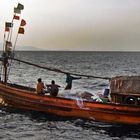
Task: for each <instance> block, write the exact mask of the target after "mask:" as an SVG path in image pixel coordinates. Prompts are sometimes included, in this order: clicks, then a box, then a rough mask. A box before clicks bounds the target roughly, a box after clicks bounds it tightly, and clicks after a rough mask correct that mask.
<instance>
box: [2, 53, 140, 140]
mask: <svg viewBox="0 0 140 140" xmlns="http://www.w3.org/2000/svg"><path fill="white" fill-rule="evenodd" d="M15 58H18V59H22V60H24V61H29V62H31V63H34V64H37V65H41V66H44V67H49V68H55V69H60V70H62V71H64V72H71V73H76V74H85V75H86V74H87V75H91V76H99V77H110V78H111V77H114V76H120V75H140V61H139V60H140V53H139V52H71V51H69V52H65V51H34V52H32V51H27V52H26V51H24V52H16V55H15ZM39 77H41V78H42V80H43V82H44V83H46V84H49V83H50V82H51V80H55V82H56V83H57V84H59V85H60V86H61V88H60V94H68V96H70V95H73V94H76V93H80V92H84V91H87V92H90V93H93V94H94V93H97V92H103V90H104V89H105V88H107V87H108V86H109V81H108V80H103V79H96V78H90V77H89V78H86V77H82V79H80V80H74V81H73V85H72V90H70V91H69V92H68V93H65V92H63V91H64V88H65V86H66V83H65V80H66V75H65V74H62V73H57V72H54V71H48V70H44V69H40V68H37V67H34V66H29V65H26V64H22V63H19V62H15V61H12V65H10V71H9V80H8V81H9V82H11V83H16V84H22V85H26V86H29V87H35V86H36V83H37V79H38V78H39ZM139 138H140V131H139V126H132V125H129V126H128V125H117V124H110V123H103V122H96V121H94V120H93V121H85V120H82V119H76V120H67V119H65V118H62V117H60V118H58V117H55V116H48V115H47V114H44V113H38V112H31V111H27V112H25V111H24V112H23V111H21V110H12V111H11V110H7V109H2V110H1V111H0V139H3V140H9V139H10V140H16V139H20V140H26V139H27V140H28V139H30V140H45V139H51V140H71V139H72V140H85V139H86V140H92V139H93V140H96V139H97V140H99V139H106V140H112V139H114V140H119V139H125V140H126V139H128V140H130V139H139Z"/></svg>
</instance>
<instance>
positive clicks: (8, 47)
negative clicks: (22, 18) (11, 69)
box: [2, 3, 24, 84]
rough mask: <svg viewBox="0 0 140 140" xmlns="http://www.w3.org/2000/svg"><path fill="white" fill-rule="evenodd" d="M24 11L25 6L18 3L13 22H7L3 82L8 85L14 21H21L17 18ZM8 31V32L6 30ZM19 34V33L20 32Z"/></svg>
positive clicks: (3, 56) (3, 57)
mask: <svg viewBox="0 0 140 140" xmlns="http://www.w3.org/2000/svg"><path fill="white" fill-rule="evenodd" d="M23 9H24V5H22V4H20V3H18V5H17V7H14V15H13V18H12V22H6V23H5V31H7V32H8V36H7V40H5V33H4V44H3V55H2V61H3V64H2V65H3V82H4V83H5V84H6V83H7V80H8V73H7V70H8V65H9V63H8V59H9V58H10V57H11V50H12V43H11V39H12V30H13V21H14V19H17V20H19V16H16V14H20V13H21V10H23ZM6 29H8V30H6ZM18 33H19V31H18ZM17 37H18V35H17V36H16V41H15V44H16V42H17ZM15 44H14V48H15Z"/></svg>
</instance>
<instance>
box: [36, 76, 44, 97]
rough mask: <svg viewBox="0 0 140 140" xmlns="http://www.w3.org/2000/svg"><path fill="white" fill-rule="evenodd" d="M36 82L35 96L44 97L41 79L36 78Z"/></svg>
mask: <svg viewBox="0 0 140 140" xmlns="http://www.w3.org/2000/svg"><path fill="white" fill-rule="evenodd" d="M37 81H38V83H37V86H36V92H37V94H40V95H44V94H45V86H44V83H43V82H42V79H41V78H38V80H37Z"/></svg>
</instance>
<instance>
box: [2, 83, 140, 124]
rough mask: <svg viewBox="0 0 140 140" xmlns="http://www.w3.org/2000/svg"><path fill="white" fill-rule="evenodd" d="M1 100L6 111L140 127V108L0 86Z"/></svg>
mask: <svg viewBox="0 0 140 140" xmlns="http://www.w3.org/2000/svg"><path fill="white" fill-rule="evenodd" d="M0 96H1V98H2V99H3V103H4V104H5V105H6V106H8V107H14V108H21V109H27V110H35V111H41V112H47V113H50V114H54V115H58V116H61V117H72V118H83V119H90V120H97V121H103V122H111V123H124V124H139V123H140V106H139V105H134V104H133V105H130V104H121V103H120V104H119V103H111V102H108V103H102V102H96V101H84V100H83V101H82V100H79V99H78V98H77V99H66V98H64V97H63V98H62V97H51V96H49V95H37V94H36V93H35V89H32V88H28V87H24V86H19V85H14V84H8V83H7V84H5V83H0Z"/></svg>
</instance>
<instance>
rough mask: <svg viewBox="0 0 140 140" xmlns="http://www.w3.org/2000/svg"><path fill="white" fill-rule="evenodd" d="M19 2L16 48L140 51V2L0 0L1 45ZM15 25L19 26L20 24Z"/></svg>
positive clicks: (118, 0) (109, 0) (111, 0)
mask: <svg viewBox="0 0 140 140" xmlns="http://www.w3.org/2000/svg"><path fill="white" fill-rule="evenodd" d="M18 2H20V3H21V4H23V5H24V6H25V9H24V10H23V11H22V13H21V18H24V19H25V20H26V22H27V25H26V26H25V34H24V35H19V37H18V42H17V45H21V46H34V47H37V48H44V49H46V50H82V51H84V50H86V51H104V50H105V51H114V50H117V51H140V0H0V42H2V41H3V30H4V24H5V21H11V19H12V16H13V8H14V6H15V7H16V6H17V4H18ZM15 24H18V23H17V21H16V22H15Z"/></svg>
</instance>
